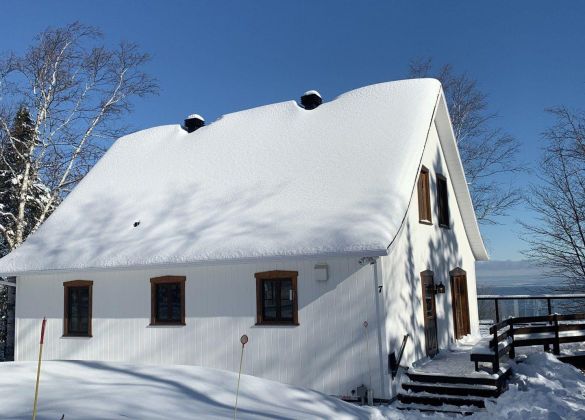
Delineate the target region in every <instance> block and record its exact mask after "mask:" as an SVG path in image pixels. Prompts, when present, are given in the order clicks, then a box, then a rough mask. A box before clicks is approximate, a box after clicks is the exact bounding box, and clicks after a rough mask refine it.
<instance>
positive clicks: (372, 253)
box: [0, 249, 388, 277]
mask: <svg viewBox="0 0 585 420" xmlns="http://www.w3.org/2000/svg"><path fill="white" fill-rule="evenodd" d="M386 255H388V250H387V249H371V250H363V251H348V252H323V253H315V254H291V255H274V256H262V257H240V258H226V259H209V260H198V261H188V262H168V263H154V264H128V265H115V266H102V267H99V266H88V267H64V268H50V269H40V270H26V271H2V269H1V268H0V277H18V276H23V275H30V274H33V275H39V274H52V273H73V272H80V271H119V270H124V271H126V270H144V269H166V268H169V267H173V268H176V267H181V268H185V267H197V266H217V265H233V264H253V263H258V262H270V261H283V260H318V259H325V258H361V257H383V256H386Z"/></svg>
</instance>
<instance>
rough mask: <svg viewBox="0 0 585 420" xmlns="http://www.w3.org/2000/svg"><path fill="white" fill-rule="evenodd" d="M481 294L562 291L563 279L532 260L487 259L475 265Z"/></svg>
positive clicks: (535, 293)
mask: <svg viewBox="0 0 585 420" xmlns="http://www.w3.org/2000/svg"><path fill="white" fill-rule="evenodd" d="M475 270H476V279H477V293H478V294H481V295H539V294H546V293H561V292H562V290H561V289H562V285H563V283H562V279H560V278H558V277H551V276H547V275H545V274H544V273H543V270H542V268H540V267H536V266H535V265H534V264H533V263H531V262H530V261H486V262H478V263H477V264H476V267H475Z"/></svg>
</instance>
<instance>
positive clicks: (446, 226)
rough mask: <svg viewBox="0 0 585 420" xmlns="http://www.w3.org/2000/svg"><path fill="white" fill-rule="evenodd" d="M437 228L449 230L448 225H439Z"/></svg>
mask: <svg viewBox="0 0 585 420" xmlns="http://www.w3.org/2000/svg"><path fill="white" fill-rule="evenodd" d="M439 227H442V228H443V229H451V226H449V225H441V224H439Z"/></svg>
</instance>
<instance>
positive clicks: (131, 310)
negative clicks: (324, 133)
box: [16, 125, 479, 397]
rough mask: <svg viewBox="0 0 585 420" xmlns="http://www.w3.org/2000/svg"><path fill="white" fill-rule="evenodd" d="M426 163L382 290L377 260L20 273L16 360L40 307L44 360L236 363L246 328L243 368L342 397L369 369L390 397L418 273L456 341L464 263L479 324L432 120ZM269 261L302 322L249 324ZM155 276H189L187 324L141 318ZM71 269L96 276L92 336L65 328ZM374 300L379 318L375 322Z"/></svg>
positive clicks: (26, 356) (32, 340)
mask: <svg viewBox="0 0 585 420" xmlns="http://www.w3.org/2000/svg"><path fill="white" fill-rule="evenodd" d="M422 163H423V164H424V165H425V166H426V167H427V168H428V169H429V170H430V175H431V205H432V209H433V225H432V226H428V225H423V224H420V223H419V222H418V203H417V194H416V189H415V190H413V197H412V201H411V204H410V208H409V211H408V214H407V217H406V219H405V222H404V225H403V227H402V229H401V231H400V233H399V235H398V236H397V238H396V239H395V241H394V243H393V244H392V245H391V247H390V255H388V256H387V257H382V258H381V259H380V261H379V268H378V274H379V282H380V284H383V290H382V293H378V290H377V287H376V284H375V283H374V275H373V267H375V266H373V265H368V266H365V267H361V266H360V265H359V264H358V260H357V259H356V258H329V259H324V260H287V261H285V260H283V261H273V262H263V263H249V264H233V265H229V264H225V265H217V266H193V267H188V268H187V267H176V268H173V269H171V268H169V269H168V270H162V269H151V270H136V271H125V270H117V271H92V272H83V273H75V274H52V275H30V276H25V277H20V278H18V280H17V281H18V287H17V306H16V312H17V331H16V334H17V346H16V360H35V358H36V354H37V348H38V344H37V343H38V334H39V328H40V319H42V317H43V316H46V317H47V318H48V321H49V322H48V328H47V340H46V348H45V353H44V355H45V357H46V358H47V359H90V360H108V361H136V362H144V363H156V364H167V363H168V364H193V365H200V366H208V367H215V368H219V369H226V370H232V371H235V370H237V368H238V361H239V352H240V344H239V337H240V335H241V334H244V333H246V334H248V336H249V337H250V343H249V344H248V346H247V348H246V354H245V356H244V372H245V373H247V374H252V375H256V376H259V377H264V378H268V379H274V380H277V381H280V382H285V383H291V384H296V385H301V386H306V387H310V388H313V389H316V390H319V391H322V392H325V393H328V394H335V395H349V394H350V392H351V390H352V389H355V387H356V386H359V385H361V384H366V385H368V384H369V380H370V373H371V377H372V385H373V387H374V389H375V395H376V396H386V397H387V396H389V395H390V394H391V393H392V392H391V391H390V390H389V388H390V386H395V385H396V384H393V383H391V381H390V376H389V375H388V374H387V354H388V353H389V352H392V351H398V349H399V346H400V344H401V341H402V337H403V335H404V334H406V333H409V334H410V340H409V341H408V344H407V346H406V350H405V358H404V359H403V363H412V362H414V361H416V360H419V359H421V358H423V357H424V356H425V350H424V345H425V343H424V331H423V323H424V321H423V317H422V307H421V299H422V289H421V284H420V277H419V273H420V272H421V271H424V270H427V269H429V270H432V271H433V272H434V274H435V282H436V283H440V282H442V283H443V284H444V285H445V286H446V289H447V290H446V293H445V294H444V295H438V296H437V300H436V303H437V317H438V325H437V326H438V338H439V346H440V348H445V347H446V346H448V344H449V343H450V342H451V341H452V339H453V313H452V309H451V290H450V284H449V283H450V282H449V271H450V270H452V269H454V268H455V267H460V268H462V269H464V270H465V271H466V272H467V281H468V292H469V305H470V308H469V309H470V317H471V329H472V333H476V334H477V333H478V327H479V326H478V316H477V299H476V284H475V259H474V257H473V254H472V251H471V248H470V245H469V242H468V240H467V236H466V234H465V231H464V226H463V222H462V219H461V215H460V212H459V208H458V205H457V202H456V200H455V195H454V193H453V187H452V184H451V178H450V175H449V173H448V171H447V169H446V165H445V160H444V156H443V152H442V150H441V146H440V144H439V141H438V134H437V131H436V128H435V126H434V125H433V127H432V129H431V132H430V136H429V139H428V143H427V145H426V148H425V152H424V155H423V159H422ZM437 173H440V174H442V175H444V176H446V177H447V180H448V181H449V182H448V188H449V208H450V218H451V223H450V228H449V229H444V228H440V227H439V226H438V223H437V221H438V214H437V205H436V174H437ZM392 181H393V180H388V182H392ZM394 181H396V180H394ZM323 262H325V263H327V264H328V265H329V280H328V281H327V282H317V281H315V280H314V273H313V267H314V265H315V263H323ZM269 270H294V271H298V272H299V277H298V301H299V323H300V325H299V326H296V327H292V326H291V327H282V326H274V327H267V326H255V317H256V286H255V278H254V273H256V272H260V271H269ZM161 275H185V276H186V278H187V281H186V315H187V318H186V323H187V325H186V326H184V327H150V326H149V321H150V281H149V279H150V278H151V277H156V276H161ZM76 279H81V280H93V281H94V286H93V337H92V338H89V339H88V338H64V337H61V335H62V332H63V331H62V329H63V282H64V281H69V280H76ZM376 299H379V300H378V305H376ZM376 307H378V310H379V312H380V317H381V318H380V319H382V322H381V324H382V325H381V328H380V329H379V330H378V325H377V322H376V318H377V314H376ZM365 320H367V321H368V323H369V329H368V331H369V340H368V348H369V352H366V341H365V331H364V328H363V326H362V323H363V321H365ZM380 366H381V369H380Z"/></svg>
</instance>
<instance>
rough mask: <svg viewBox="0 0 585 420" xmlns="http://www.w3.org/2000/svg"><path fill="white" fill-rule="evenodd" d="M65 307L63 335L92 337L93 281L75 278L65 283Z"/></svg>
mask: <svg viewBox="0 0 585 420" xmlns="http://www.w3.org/2000/svg"><path fill="white" fill-rule="evenodd" d="M63 289H64V295H65V296H64V303H65V309H64V311H63V336H65V337H91V310H92V308H91V306H92V289H93V281H90V280H73V281H66V282H64V283H63Z"/></svg>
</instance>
